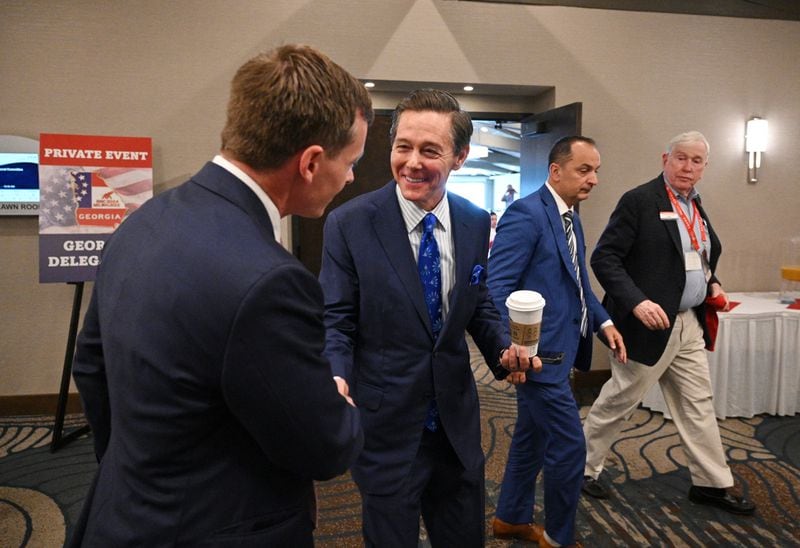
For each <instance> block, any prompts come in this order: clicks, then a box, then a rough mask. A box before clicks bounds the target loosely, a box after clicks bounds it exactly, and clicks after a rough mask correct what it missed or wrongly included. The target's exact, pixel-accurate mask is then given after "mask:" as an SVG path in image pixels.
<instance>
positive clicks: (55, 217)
mask: <svg viewBox="0 0 800 548" xmlns="http://www.w3.org/2000/svg"><path fill="white" fill-rule="evenodd" d="M41 167H42V168H44V170H45V173H44V176H43V177H42V182H41V188H40V192H41V195H40V203H39V208H40V210H39V229H40V230H44V229H47V228H50V227H60V228H68V227H77V226H78V225H79V224H80V223H79V222H78V220H77V217H76V208H81V209H82V210H83V209H91V208H93V207H95V205H96V203H97V201H98V200H99V199H101V198H104V197H105V198H111V197H112V195H113V198H114V199H115V200H116V199H119V200H121V201H122V205H123V207H124V208H125V215H126V216H127V215H129V214H130V213H131V212H133V211H134V210H136V209H137V208H138V207H139V206H140V205H142V204H143V203H144V202H145V201H147V200H148V199H150V198H152V197H153V171H152V170H151V169H141V168H118V167H113V168H100V169H98V170H96V171H83V170H82V169H81V168H74V167H73V168H69V167H56V166H41ZM84 169H85V168H84Z"/></svg>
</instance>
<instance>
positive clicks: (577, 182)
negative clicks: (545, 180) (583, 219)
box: [549, 141, 600, 207]
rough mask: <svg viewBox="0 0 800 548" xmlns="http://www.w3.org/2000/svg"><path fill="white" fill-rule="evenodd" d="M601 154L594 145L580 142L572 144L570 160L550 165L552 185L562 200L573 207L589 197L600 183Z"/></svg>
mask: <svg viewBox="0 0 800 548" xmlns="http://www.w3.org/2000/svg"><path fill="white" fill-rule="evenodd" d="M599 169H600V153H599V152H598V151H597V148H595V146H594V145H592V144H590V143H587V142H584V141H578V142H575V143H572V147H571V148H570V157H569V159H567V160H565V161H563V162H562V163H560V164H558V163H552V164H550V174H549V178H550V184H551V185H552V187H553V188H554V189H555V191H556V192H558V195H559V196H561V199H563V200H564V202H565V203H566V204H567V205H568V206H569V207H572V206H574V205H575V204H577V203H578V202H582V201H583V200H585V199H586V198H588V197H589V193H590V192H591V191H592V188H594V185H596V184H597V183H598V180H597V172H598V170H599Z"/></svg>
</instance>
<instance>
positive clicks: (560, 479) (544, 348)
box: [488, 136, 626, 547]
mask: <svg viewBox="0 0 800 548" xmlns="http://www.w3.org/2000/svg"><path fill="white" fill-rule="evenodd" d="M599 169H600V154H599V153H598V151H597V148H596V147H595V143H594V141H593V140H592V139H589V138H587V137H579V136H573V137H566V138H564V139H561V140H560V141H558V142H557V143H556V144H555V145H554V146H553V148H552V150H551V151H550V157H549V171H548V178H547V181H546V182H545V184H544V186H542V187H541V188H540V189H539V190H538V191H536V192H534V193H533V194H531V195H530V196H527V197H524V198H520V199H519V200H517V201H515V202H514V203H513V204H512V205H511V206H510V207H509V208H508V209H507V210H506V212H505V213H504V214H503V217H502V218H501V219H500V223H499V225H498V227H497V235H496V236H495V240H494V245H493V246H492V254H491V257H490V258H489V282H488V283H489V291H490V293H491V295H492V297H493V298H494V301H495V305H496V306H497V308H498V309H499V310H500V313H501V315H502V316H503V317H504V318H507V317H508V310H507V308H506V306H505V300H506V298H507V297H508V295H509V294H510V293H511V292H513V291H516V290H518V289H528V290H533V291H537V292H539V293H540V294H541V295H542V296H543V297H544V299H545V301H546V303H547V304H546V305H545V307H544V313H543V316H542V324H541V333H540V339H539V351H538V354H539V356H540V357H541V358H542V360H543V361H544V362H545V364H544V368H543V370H542V372H541V373H535V372H528V373H527V374H526V373H524V372H514V373H511V375H510V376H509V380H510V381H511V382H513V383H514V384H517V424H516V427H515V429H514V436H513V438H512V440H511V448H510V449H509V455H508V462H507V463H506V470H505V476H504V478H503V484H502V487H501V491H500V498H499V501H498V504H497V512H496V517H495V519H494V521H493V522H492V529H493V532H494V536H495V537H498V538H516V539H521V540H528V541H534V542H539V546H542V547H549V546H571V545H574V544H575V513H576V511H577V507H578V499H579V497H580V492H581V486H582V484H583V466H584V461H585V456H586V448H585V443H584V438H583V431H582V429H581V420H580V416H579V414H578V406H577V404H576V402H575V398H574V397H573V395H572V390H571V386H570V382H569V379H570V371H571V369H572V368H573V367H575V368H577V369H581V370H587V369H589V367H590V366H591V361H592V337H591V334H592V333H593V332H596V331H598V330H599V331H601V332H602V338H604V339H605V341H606V342H607V344H608V345H609V347H610V348H611V349H612V350H613V351H614V353H615V356H616V358H617V359H618V360H620V361H623V362H624V361H625V359H626V355H625V345H624V344H623V342H622V336H621V335H620V334H619V331H617V329H616V328H615V327H614V325H613V323H612V322H611V321H610V319H609V316H608V314H607V313H606V311H605V310H604V309H603V307H602V305H601V304H600V302H599V301H598V300H597V298H596V297H595V296H594V293H592V288H591V286H590V285H589V279H588V274H587V272H586V262H585V260H584V255H585V243H584V238H583V229H582V228H581V222H580V217H579V216H578V215H577V212H576V211H575V209H574V208H575V206H576V205H577V204H578V203H579V202H581V201H583V200H585V199H586V198H588V197H589V193H590V192H591V190H592V188H594V186H595V185H596V184H597V182H598V181H597V171H598V170H599ZM541 470H544V489H545V492H544V506H545V508H546V509H547V510H546V512H547V519H546V522H545V524H544V525H543V526H542V525H534V523H533V511H534V499H535V496H534V489H535V485H536V478H537V477H538V475H539V472H540V471H541Z"/></svg>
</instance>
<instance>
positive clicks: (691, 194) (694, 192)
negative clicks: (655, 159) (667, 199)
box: [661, 173, 700, 203]
mask: <svg viewBox="0 0 800 548" xmlns="http://www.w3.org/2000/svg"><path fill="white" fill-rule="evenodd" d="M661 175H663V176H664V182H665V183H667V187H669V189H670V190H671V191H672V194H674V195H675V197H676V198H677V199H679V200H683V201H684V202H687V203H688V202H691V201H692V200H694V199H695V198H697V197H698V196H700V193H699V192H697V189H696V188H694V187H692V190H690V191H689V196H687V197H686V198H684V197H683V194H681V193H680V192H678V191H677V190H675V187H674V186H672V183H670V182H669V179H667V174H666V173H662V174H661Z"/></svg>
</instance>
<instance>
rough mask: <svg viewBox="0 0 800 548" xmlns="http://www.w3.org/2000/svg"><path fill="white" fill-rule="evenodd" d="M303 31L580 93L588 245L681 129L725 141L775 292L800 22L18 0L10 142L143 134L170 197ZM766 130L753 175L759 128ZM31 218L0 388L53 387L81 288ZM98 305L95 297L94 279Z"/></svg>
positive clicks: (448, 70)
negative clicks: (749, 152) (237, 99)
mask: <svg viewBox="0 0 800 548" xmlns="http://www.w3.org/2000/svg"><path fill="white" fill-rule="evenodd" d="M285 42H306V43H310V44H313V45H315V46H317V47H319V48H320V49H322V50H324V51H325V52H327V53H328V54H329V55H331V57H333V58H334V59H335V60H337V61H338V62H339V63H340V64H342V65H343V66H345V67H346V68H348V69H349V70H350V71H352V72H353V73H354V74H355V75H357V76H359V77H368V78H376V79H385V80H415V81H465V82H470V83H472V84H474V85H476V86H478V87H479V86H480V84H482V83H486V84H514V85H544V86H554V87H555V104H556V105H557V106H558V105H563V104H567V103H570V102H574V101H581V102H583V127H584V133H586V134H587V135H590V136H592V137H594V138H596V139H597V140H598V142H599V146H600V150H601V153H602V159H603V169H602V171H601V176H602V177H601V184H600V186H599V187H598V188H596V189H595V191H594V193H593V195H592V197H591V199H590V200H589V202H587V203H586V204H585V205H584V206H583V207H582V210H581V214H582V217H583V219H584V225H585V227H586V231H587V240H588V244H589V247H590V249H591V247H592V246H593V245H594V243H595V242H596V240H597V237H598V235H599V233H600V231H601V230H602V228H603V226H604V224H605V222H606V220H607V218H608V215H609V213H610V211H611V209H612V208H613V206H614V204H615V203H616V201H617V199H618V198H619V196H620V194H621V193H622V192H623V191H624V190H625V189H627V188H630V187H631V186H633V185H635V184H637V183H640V182H643V181H645V180H647V179H649V178H651V177H653V176H655V175H656V174H657V173H658V172H659V170H660V153H661V151H662V148H663V146H664V145H665V144H666V142H667V141H668V139H669V138H670V137H671V136H672V135H674V134H676V133H678V132H680V131H683V130H686V129H690V128H694V129H698V130H700V131H702V132H704V133H705V134H706V136H707V137H708V138H709V140H710V142H711V147H712V151H711V163H710V165H709V168H708V170H707V172H706V180H705V181H704V182H703V183H701V185H700V187H698V188H699V190H700V191H701V192H702V194H703V197H704V204H705V205H706V207H707V209H708V211H709V213H710V215H711V217H712V219H713V221H714V224H715V227H716V229H717V231H718V232H719V233H720V235H721V237H722V239H723V246H724V254H723V257H722V260H721V263H720V270H719V276H720V278H721V279H722V280H723V282H725V285H726V287H727V288H728V289H729V290H734V291H736V290H768V289H773V288H776V287H777V284H778V273H777V272H778V271H777V268H778V263H779V259H778V256H777V255H778V245H777V244H776V243H775V242H776V238H779V237H782V236H788V235H790V234H800V223H798V221H797V220H796V219H797V212H798V211H800V192H798V181H797V179H796V175H795V172H794V169H793V168H794V164H795V158H794V156H792V153H791V150H793V149H794V148H793V147H794V145H795V144H796V143H798V142H800V89H798V85H797V83H798V82H800V65H798V63H797V62H796V58H797V52H798V51H800V23H797V22H783V21H764V20H747V19H734V18H719V17H701V16H688V15H668V14H654V13H634V12H624V11H603V10H589V9H578V8H558V7H531V6H514V5H505V4H494V3H487V4H484V3H475V2H455V1H452V0H450V1H447V0H442V1H434V0H383V1H374V0H295V1H290V0H271V1H269V2H264V1H261V0H258V1H251V2H246V1H226V2H211V1H187V0H183V1H173V2H161V1H157V0H149V1H141V2H121V1H118V2H102V3H101V2H94V1H73V2H47V1H35V0H24V1H21V0H11V1H9V0H6V1H5V2H3V17H2V19H0V52H2V53H0V75H2V81H3V84H2V86H0V134H15V135H21V136H25V137H31V138H38V134H39V133H40V132H56V133H61V132H63V133H81V134H101V135H132V136H149V137H152V138H153V143H154V164H155V168H154V172H155V182H156V190H157V191H159V190H162V189H164V188H166V187H169V186H173V185H175V184H177V183H178V182H180V181H181V180H183V179H184V178H185V177H186V176H187V175H189V174H191V173H193V172H194V171H196V170H197V169H198V168H199V167H200V166H201V164H202V163H203V162H204V161H205V160H207V159H208V158H210V156H211V155H212V154H214V152H215V150H216V148H217V146H218V135H219V131H220V128H221V126H222V123H223V116H224V107H225V101H226V96H227V85H228V82H229V81H230V78H231V76H232V75H233V72H234V71H235V69H236V68H237V67H238V66H239V65H240V64H241V63H242V62H243V61H245V60H246V59H247V58H249V57H251V56H252V55H253V54H255V53H257V52H259V51H262V50H265V49H268V48H270V47H272V46H275V45H277V44H280V43H285ZM755 114H758V115H761V116H764V117H766V118H768V119H769V121H770V133H771V146H770V149H769V152H768V153H767V154H766V155H765V164H764V167H763V168H762V170H761V172H760V174H761V177H760V181H759V183H758V184H757V185H748V184H747V183H746V182H745V156H744V152H743V133H744V123H745V120H746V119H747V118H748V117H750V116H751V115H755ZM37 279H38V274H37V224H36V222H35V219H33V218H11V217H2V218H0V280H1V281H2V291H1V292H0V322H2V323H1V324H0V396H3V395H24V394H45V393H55V392H57V391H58V383H59V379H60V372H61V364H62V362H63V353H64V345H65V341H66V331H67V325H68V321H69V313H70V309H71V305H72V287H71V286H67V285H66V284H55V285H39V284H38V282H37ZM89 289H90V288H88V287H87V295H86V299H88V290H89Z"/></svg>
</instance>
